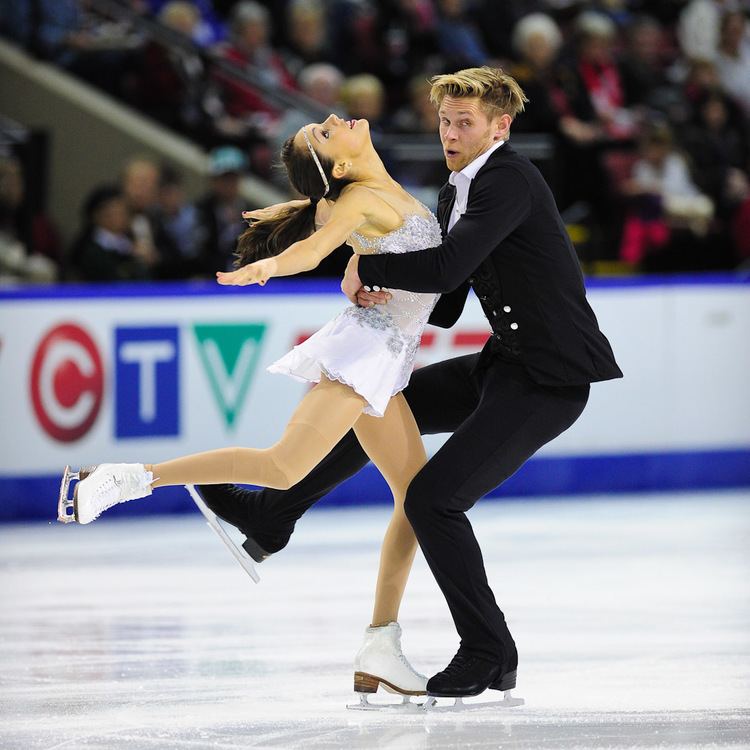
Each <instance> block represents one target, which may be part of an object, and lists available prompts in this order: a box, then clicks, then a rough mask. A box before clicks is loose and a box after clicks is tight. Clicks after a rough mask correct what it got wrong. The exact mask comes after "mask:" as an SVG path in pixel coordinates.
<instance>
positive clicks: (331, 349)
mask: <svg viewBox="0 0 750 750" xmlns="http://www.w3.org/2000/svg"><path fill="white" fill-rule="evenodd" d="M417 344H418V337H417ZM416 349H417V346H410V345H409V342H408V340H407V337H401V336H395V337H394V332H393V331H392V330H390V331H389V330H378V329H375V328H370V327H369V326H363V325H360V324H358V323H357V322H355V321H353V320H352V319H351V317H348V316H346V315H344V314H342V315H338V316H337V317H335V318H334V319H333V320H331V321H329V322H328V323H326V324H325V325H324V326H323V327H322V328H321V329H320V330H319V331H317V332H316V333H314V334H313V335H312V336H310V338H309V339H307V340H306V341H303V342H302V343H301V344H298V345H297V346H295V347H294V349H292V351H290V352H288V353H287V354H285V355H284V356H283V357H282V358H281V359H279V360H277V361H276V362H274V363H273V364H272V365H270V366H269V367H268V372H273V373H281V374H283V375H289V376H291V377H293V378H294V379H295V380H300V381H303V382H308V383H318V382H320V379H321V377H327V378H329V379H330V380H338V381H339V382H341V383H344V384H345V385H348V386H349V387H351V388H352V389H353V390H354V391H356V392H357V393H358V394H359V395H360V396H362V398H364V399H365V401H367V405H366V406H365V408H364V413H365V414H369V415H371V416H375V417H382V416H383V414H384V413H385V410H386V407H387V406H388V401H389V400H390V399H391V397H392V396H394V395H395V394H397V393H399V392H400V391H402V390H403V389H404V388H405V387H406V386H407V384H408V382H409V377H410V376H411V372H412V369H413V367H414V357H415V355H416Z"/></svg>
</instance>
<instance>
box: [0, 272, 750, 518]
mask: <svg viewBox="0 0 750 750" xmlns="http://www.w3.org/2000/svg"><path fill="white" fill-rule="evenodd" d="M588 294H589V299H590V301H591V304H592V307H593V308H594V310H595V312H596V314H597V317H598V319H599V322H600V325H601V327H602V330H603V331H604V332H605V333H606V335H607V336H608V338H609V339H610V341H611V343H612V346H613V349H614V351H615V354H616V356H617V359H618V362H619V363H620V366H621V368H622V370H623V372H624V373H625V378H624V379H622V380H618V381H613V382H608V383H600V384H595V385H594V386H593V387H592V392H591V399H590V402H589V405H588V407H587V409H586V411H585V412H584V414H583V416H582V417H581V418H580V420H579V421H578V422H577V423H576V424H575V425H574V426H573V427H572V428H571V429H570V430H569V431H568V432H567V433H565V434H564V435H562V436H561V437H560V438H558V439H557V440H556V441H554V442H553V443H552V444H551V445H549V446H547V447H545V448H544V449H543V450H542V451H540V453H539V454H538V455H537V457H535V458H534V459H533V460H532V461H531V462H530V463H529V464H528V465H527V466H526V467H525V468H524V469H523V470H522V471H520V472H519V473H518V474H517V475H515V476H514V477H512V478H511V479H510V480H509V481H508V482H506V484H505V485H504V486H503V488H501V489H500V490H498V493H499V494H505V495H536V494H544V495H550V494H565V493H580V492H602V491H633V490H654V489H680V488H696V487H717V486H741V485H748V484H750V389H748V387H747V373H748V372H750V343H749V342H750V283H748V280H747V279H740V278H737V277H730V276H712V277H682V278H681V279H670V278H661V279H655V278H650V279H645V280H638V279H632V280H625V281H622V280H620V281H602V280H599V281H597V282H595V283H590V284H589V292H588ZM345 304H346V301H345V300H344V299H343V297H342V296H341V294H340V293H339V292H338V284H337V283H335V282H330V283H329V282H319V281H318V282H315V281H311V282H302V281H283V280H280V281H273V282H271V283H270V284H269V285H268V286H267V287H265V288H263V289H260V288H251V289H226V288H220V287H217V286H216V285H213V284H210V283H205V284H204V283H200V284H169V285H166V284H159V285H157V284H154V285H143V286H142V285H122V286H120V285H105V286H101V285H100V286H53V287H48V288H39V289H34V288H27V289H18V290H6V291H3V292H0V376H1V378H2V384H3V387H2V388H1V389H0V414H2V451H1V452H0V501H2V502H0V519H12V518H24V517H25V518H31V517H46V516H48V515H51V514H50V512H49V511H50V508H51V507H52V506H51V505H50V507H47V506H46V504H45V503H44V498H45V497H49V498H50V503H52V500H53V499H54V497H53V496H54V495H55V494H56V490H55V484H56V482H57V479H56V477H57V475H58V473H59V472H60V470H61V469H62V467H63V466H64V465H65V464H71V465H79V464H88V463H98V462H101V461H107V460H118V461H144V462H149V463H150V462H156V461H160V460H163V459H167V458H170V457H173V456H176V455H180V454H184V453H190V452H194V451H199V450H205V449H209V448H215V447H221V446H226V445H235V444H236V445H251V446H258V447H262V446H265V445H269V444H271V443H272V442H274V440H275V439H276V438H277V437H278V436H279V435H280V433H281V431H282V429H283V427H284V424H285V422H286V420H287V418H288V417H289V415H290V414H291V411H292V409H293V408H294V405H295V404H296V403H297V401H298V400H299V398H300V397H301V396H302V395H303V393H304V392H305V389H306V387H307V386H306V385H304V384H301V383H297V382H295V381H292V380H291V379H289V378H286V377H283V376H280V375H270V374H268V373H266V372H265V368H266V367H267V366H268V365H269V364H270V363H271V362H273V361H274V360H275V359H277V358H278V357H280V356H282V355H283V354H284V353H285V352H287V351H288V350H289V349H290V348H291V347H292V346H294V345H295V344H298V343H300V342H301V341H303V340H304V339H305V338H306V337H307V336H308V335H310V334H311V333H313V332H314V331H315V330H316V329H317V328H319V327H320V326H321V325H322V324H323V323H325V322H326V321H327V320H328V319H329V318H330V317H332V316H333V315H335V314H336V313H337V312H338V311H340V310H341V309H342V307H343V306H345ZM487 335H488V325H487V322H486V320H485V319H484V316H483V315H482V312H481V310H480V308H479V305H478V303H477V301H476V300H475V299H474V298H473V297H472V298H471V299H470V301H469V303H468V304H467V308H466V310H465V311H464V314H463V316H462V317H461V320H460V322H459V323H458V324H457V325H456V326H454V328H452V329H450V330H444V329H438V328H433V327H428V329H427V331H426V332H425V335H424V337H423V341H422V347H421V349H420V352H419V355H418V360H417V364H418V366H419V365H424V364H428V363H430V362H435V361H438V360H441V359H445V358H447V357H452V356H458V355H461V354H467V353H470V352H473V351H477V350H478V349H479V348H481V345H482V343H483V342H484V340H485V339H486V337H487ZM498 419H502V415H498ZM443 439H444V437H440V436H435V437H431V438H428V439H427V443H428V448H429V450H430V451H431V452H434V451H435V450H437V449H438V447H439V446H440V444H441V442H442V440H443ZM30 498H34V500H33V501H32V500H30ZM152 500H153V501H150V502H149V508H150V509H151V510H162V511H165V510H176V511H179V510H183V509H186V508H189V507H190V506H189V503H188V501H187V496H186V495H185V494H184V493H183V492H171V491H165V492H163V493H160V494H159V495H158V496H156V495H155V496H154V498H153V499H152ZM388 500H389V498H388V493H387V491H386V488H385V486H384V485H383V483H382V481H381V480H380V479H379V477H377V475H376V473H375V472H374V471H365V472H363V473H362V474H361V475H360V476H359V477H358V478H355V479H353V480H350V482H349V483H347V484H346V485H345V486H344V487H343V488H340V489H339V490H338V491H337V492H336V493H334V495H333V497H332V499H331V501H332V502H340V503H356V502H377V501H384V502H385V501H388ZM130 512H133V511H130Z"/></svg>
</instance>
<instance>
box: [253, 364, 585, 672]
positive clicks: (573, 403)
mask: <svg viewBox="0 0 750 750" xmlns="http://www.w3.org/2000/svg"><path fill="white" fill-rule="evenodd" d="M479 357H480V355H479V354H470V355H467V356H463V357H457V358H455V359H450V360H446V361H444V362H438V363H436V364H433V365H429V366H427V367H424V368H421V369H419V370H416V371H415V372H414V374H413V375H412V378H411V382H410V383H409V386H408V388H407V389H406V391H405V392H404V395H405V396H406V399H407V401H408V403H409V406H410V407H411V409H412V411H413V413H414V417H415V419H416V421H417V425H418V426H419V429H420V432H421V433H422V434H423V435H424V434H436V433H443V432H450V433H453V434H452V435H451V437H450V438H449V439H448V440H447V441H446V443H445V444H444V445H443V446H442V447H441V448H440V450H439V451H438V452H437V453H436V454H435V455H434V456H433V457H432V458H431V459H430V460H429V461H428V463H427V464H426V465H425V466H424V468H423V469H422V470H421V471H420V472H419V474H417V476H416V477H415V478H414V480H413V481H412V483H411V485H410V487H409V490H408V492H407V495H406V502H405V506H404V507H405V511H406V514H407V517H408V518H409V521H410V522H411V524H412V526H413V528H414V532H415V534H416V536H417V539H418V540H419V545H420V547H421V548H422V552H423V553H424V556H425V558H426V560H427V563H428V565H429V566H430V569H431V570H432V573H433V575H434V576H435V579H436V581H437V583H438V585H439V586H440V589H441V591H442V592H443V595H444V596H445V598H446V601H447V602H448V607H449V609H450V612H451V615H452V617H453V621H454V623H455V625H456V630H457V631H458V633H459V635H460V637H461V646H462V648H463V649H464V650H466V651H467V652H469V653H472V654H474V655H476V656H479V657H482V658H485V659H489V660H493V661H497V662H498V663H504V662H505V659H506V656H507V651H508V649H507V646H506V645H505V644H509V643H512V639H511V636H510V633H509V632H508V628H507V625H506V624H505V617H504V616H503V613H502V612H501V610H500V608H499V607H498V606H497V603H496V602H495V597H494V595H493V593H492V590H491V589H490V587H489V584H488V583H487V575H486V572H485V569H484V562H483V560H482V553H481V550H480V549H479V544H478V543H477V540H476V537H475V536H474V531H473V529H472V527H471V524H470V523H469V519H468V518H467V517H466V511H467V510H469V509H470V508H471V507H472V506H473V505H474V503H476V501H477V500H479V498H481V497H482V496H483V495H485V494H487V493H488V492H490V491H491V490H493V489H494V488H495V487H497V486H498V485H499V484H501V483H502V482H503V481H505V479H507V478H508V477H509V476H510V475H511V474H513V473H514V472H515V471H516V470H517V469H518V468H520V467H521V466H522V465H523V463H524V462H525V461H526V460H527V459H528V458H529V457H530V456H531V455H533V454H534V453H535V452H536V451H537V450H539V448H541V446H543V445H544V444H545V443H548V442H549V441H550V440H552V439H553V438H555V437H557V435H559V434H560V433H562V432H564V431H565V430H566V429H567V428H568V427H570V425H572V424H573V422H575V421H576V419H578V417H579V416H580V414H581V412H582V411H583V409H584V407H585V406H586V402H587V400H588V395H589V386H588V385H582V386H564V387H548V386H541V385H539V384H537V383H535V382H534V381H532V380H531V378H529V376H528V375H527V374H526V371H525V369H524V368H523V367H522V366H521V365H518V364H515V363H512V362H506V361H503V360H501V359H489V360H483V361H482V362H481V363H480V359H479ZM366 463H367V457H366V455H365V454H364V451H363V450H362V449H361V448H360V446H359V443H358V442H357V440H356V438H355V437H354V433H353V432H350V433H349V434H348V435H346V436H345V437H344V438H343V439H342V440H341V442H339V444H338V445H337V446H336V447H335V448H334V449H333V451H331V453H330V454H329V455H328V456H327V457H326V458H325V459H324V460H323V461H322V462H321V463H320V464H319V465H318V466H317V467H316V468H315V469H314V470H313V471H312V472H311V473H310V474H309V475H308V476H307V477H305V479H303V480H302V481H301V482H300V483H299V484H297V485H295V486H294V487H292V488H291V489H289V490H287V491H280V490H269V489H264V490H261V492H260V495H259V498H258V499H259V501H260V508H259V509H260V510H261V511H262V512H261V516H262V517H263V519H264V521H263V526H264V531H267V532H268V533H269V534H273V533H279V534H281V536H286V535H287V534H288V533H290V532H291V530H292V529H293V528H294V523H295V522H296V520H297V519H298V518H299V517H300V516H301V515H302V514H303V513H304V512H305V511H306V510H307V509H308V508H309V507H310V506H311V505H313V504H314V503H315V502H317V500H319V499H320V498H321V497H323V496H324V495H325V494H326V493H327V492H328V491H329V490H331V489H332V488H333V487H335V486H336V485H338V484H340V483H341V482H342V481H344V479H346V478H348V477H349V476H351V475H353V474H355V473H356V472H357V471H359V469H361V468H362V466H364V465H365V464H366ZM266 524H268V525H266Z"/></svg>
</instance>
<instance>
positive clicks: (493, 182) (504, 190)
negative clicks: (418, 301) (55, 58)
mask: <svg viewBox="0 0 750 750" xmlns="http://www.w3.org/2000/svg"><path fill="white" fill-rule="evenodd" d="M531 202H532V191H531V189H530V187H529V184H528V182H527V180H526V178H525V176H524V175H523V174H522V173H521V172H520V171H519V170H518V169H516V168H514V167H513V166H506V165H502V166H495V167H493V168H490V169H486V170H482V171H480V173H479V174H478V175H477V176H476V178H475V179H474V181H473V184H472V186H471V192H470V195H469V200H468V205H469V208H468V210H467V211H466V213H465V214H464V215H463V216H462V217H461V219H460V220H459V221H458V222H457V223H456V225H455V226H454V227H453V229H451V231H450V232H449V233H448V234H447V236H446V237H445V239H444V240H443V243H442V244H441V245H438V246H437V247H434V248H428V249H426V250H418V251H415V252H411V253H399V254H395V253H394V254H384V255H363V256H360V258H359V277H360V279H361V280H362V283H363V284H364V285H366V286H384V287H388V288H390V289H406V290H408V291H411V292H452V291H453V290H454V289H457V288H458V287H459V286H460V285H461V284H462V283H464V282H465V281H466V279H468V278H469V276H470V274H471V273H472V271H474V269H475V268H477V266H479V264H480V263H481V262H482V261H483V260H484V259H485V258H487V257H488V256H489V254H490V253H491V252H492V251H493V250H494V249H495V248H496V247H497V246H498V244H500V242H502V241H503V240H504V239H505V238H506V237H507V236H508V235H509V234H510V233H511V232H512V231H513V230H514V229H515V228H516V227H517V226H518V225H519V224H520V223H521V222H522V221H524V219H526V218H527V217H528V215H529V213H530V211H531Z"/></svg>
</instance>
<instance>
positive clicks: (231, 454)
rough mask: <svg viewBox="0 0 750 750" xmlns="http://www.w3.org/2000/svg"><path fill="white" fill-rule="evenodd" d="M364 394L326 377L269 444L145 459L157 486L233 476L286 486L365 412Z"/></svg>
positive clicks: (210, 481) (247, 481)
mask: <svg viewBox="0 0 750 750" xmlns="http://www.w3.org/2000/svg"><path fill="white" fill-rule="evenodd" d="M364 405H365V401H364V399H363V398H362V397H361V396H359V395H358V394H357V393H355V392H354V391H353V390H352V389H351V388H350V387H349V386H347V385H344V384H343V383H339V382H338V381H335V380H328V379H327V378H322V379H321V381H320V383H318V385H316V386H315V387H314V388H313V389H312V390H310V391H309V392H308V393H307V394H306V395H305V397H304V398H303V399H302V401H301V402H300V404H299V405H298V406H297V408H296V409H295V411H294V414H292V417H291V419H290V420H289V423H288V424H287V426H286V429H285V430H284V434H283V435H282V436H281V439H280V440H279V441H278V442H277V443H276V444H275V445H273V446H271V447H270V448H263V449H258V448H220V449H218V450H212V451H205V452H203V453H194V454H192V455H190V456H183V457H182V458H176V459H174V460H172V461H165V462H164V463H159V464H152V465H148V464H147V465H146V470H147V471H151V472H153V475H154V482H153V487H164V486H167V485H174V484H219V483H224V482H232V483H239V484H256V485H260V486H261V487H273V488H274V489H287V488H288V487H291V486H292V485H293V484H295V483H296V482H298V481H300V480H301V479H302V478H303V477H305V476H306V475H307V474H308V473H309V472H310V471H311V470H312V469H313V468H314V467H315V466H316V465H317V464H318V463H319V462H320V461H321V460H322V459H323V458H324V457H325V456H326V455H328V453H329V451H330V450H331V449H332V448H333V446H334V445H336V443H337V442H338V441H339V440H340V439H341V438H342V437H343V436H344V435H345V434H346V433H347V432H348V431H349V429H350V428H351V427H352V425H353V424H354V423H355V422H356V421H357V419H358V418H359V417H360V416H361V414H362V409H363V408H364Z"/></svg>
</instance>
